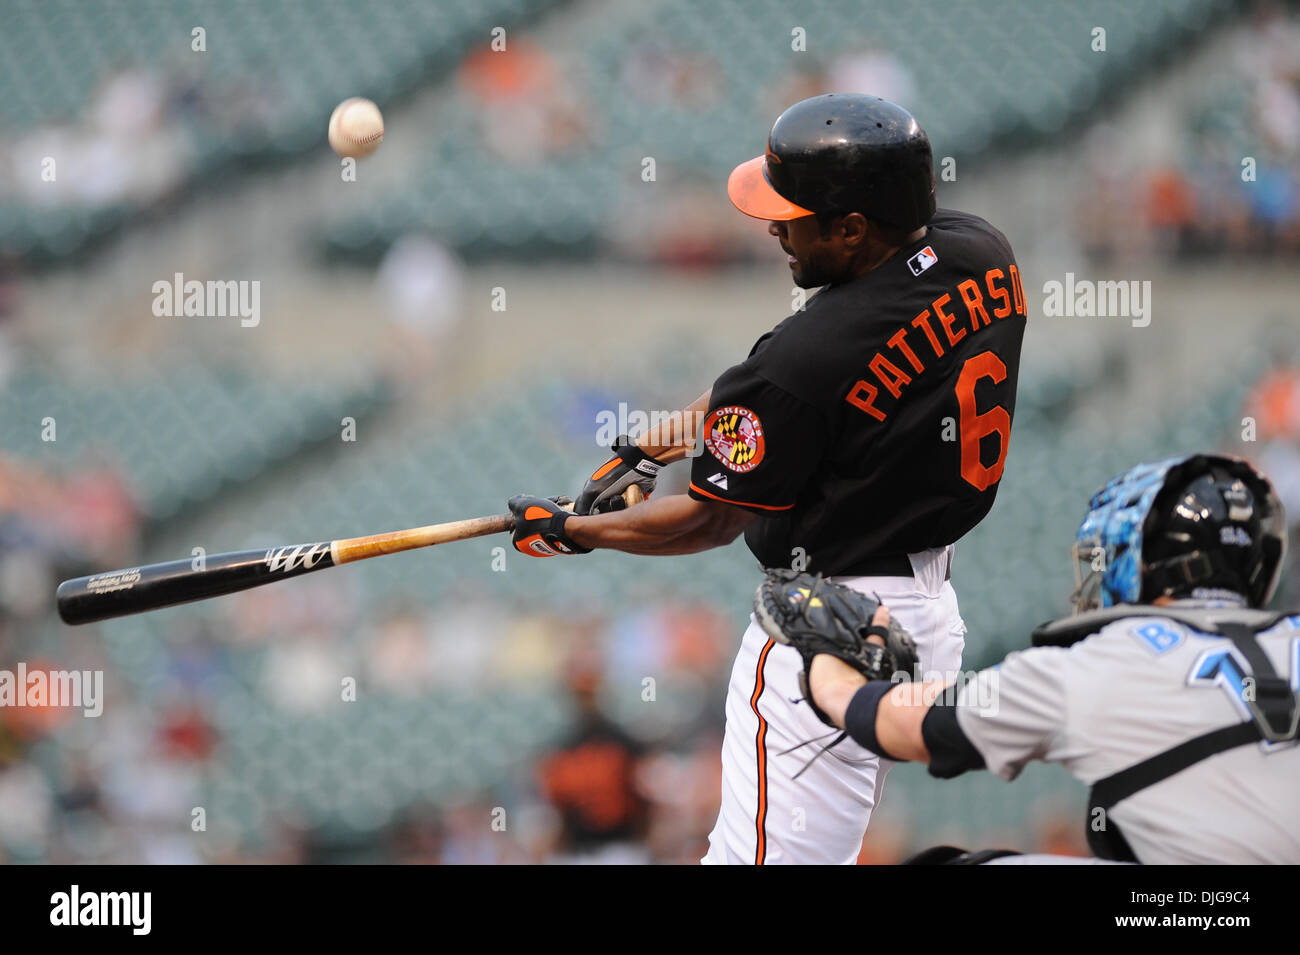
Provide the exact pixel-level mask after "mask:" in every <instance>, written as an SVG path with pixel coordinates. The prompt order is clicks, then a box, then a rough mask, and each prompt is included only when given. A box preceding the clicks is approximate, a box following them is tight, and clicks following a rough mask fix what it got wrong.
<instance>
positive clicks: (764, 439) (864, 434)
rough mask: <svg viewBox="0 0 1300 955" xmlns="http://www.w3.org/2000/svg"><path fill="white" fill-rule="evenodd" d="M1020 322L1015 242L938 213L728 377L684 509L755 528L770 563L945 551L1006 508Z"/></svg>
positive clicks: (815, 302) (856, 563) (843, 563)
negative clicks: (727, 512) (1003, 486)
mask: <svg viewBox="0 0 1300 955" xmlns="http://www.w3.org/2000/svg"><path fill="white" fill-rule="evenodd" d="M1025 317H1026V311H1025V293H1024V287H1023V285H1022V284H1021V280H1020V271H1019V269H1018V268H1017V267H1016V260H1015V257H1014V255H1013V254H1012V252H1011V246H1010V245H1009V244H1008V243H1007V240H1006V237H1005V236H1003V235H1002V233H1001V232H999V231H998V230H997V229H995V228H993V227H992V226H991V225H989V224H988V223H987V222H985V221H984V220H983V219H981V218H979V217H978V216H973V215H968V214H966V213H964V212H955V211H952V210H947V209H941V210H939V212H938V213H937V214H936V215H935V217H934V218H933V219H932V220H931V221H930V224H929V229H928V231H927V232H926V234H925V236H924V237H923V238H922V239H920V240H918V241H917V242H915V243H912V244H911V245H909V246H907V247H905V248H902V249H900V250H899V251H898V252H897V253H895V254H894V255H893V256H892V257H891V258H890V259H889V260H888V261H886V262H885V263H884V264H883V265H881V266H880V267H878V268H876V269H875V270H873V271H871V272H869V273H867V274H866V275H864V276H861V277H860V278H857V279H855V280H853V281H851V282H846V283H843V284H840V285H831V286H827V287H826V288H824V289H822V290H821V291H820V292H818V293H817V294H816V295H813V296H812V297H810V298H809V299H808V302H807V304H806V306H805V307H804V309H803V310H801V311H799V312H796V313H795V314H793V315H791V316H790V317H789V318H787V319H785V320H784V321H783V322H781V323H780V324H779V325H777V326H776V328H774V329H772V330H771V331H770V332H768V333H767V334H766V335H764V336H763V337H762V338H760V339H759V340H758V342H757V343H756V344H755V345H754V347H753V350H752V351H751V352H750V354H749V357H748V358H747V359H746V360H745V361H743V362H741V363H740V364H739V365H736V366H734V367H732V368H729V369H727V371H725V372H723V373H722V375H721V376H719V378H718V380H717V382H716V383H715V384H714V386H713V393H712V396H711V398H710V405H709V413H708V415H707V416H706V418H705V419H704V423H703V425H702V428H701V431H700V437H699V441H700V443H701V447H698V448H697V452H698V453H697V455H696V457H695V458H694V461H693V463H692V466H691V486H690V492H689V493H690V495H691V496H692V497H694V498H696V499H712V500H720V501H726V502H727V503H729V504H735V505H737V506H739V507H743V508H746V509H748V510H751V511H753V512H755V513H757V514H760V515H762V519H761V520H759V521H756V522H755V523H754V524H753V525H752V526H751V527H750V529H749V531H748V532H747V533H746V535H745V539H746V542H747V543H748V544H749V547H750V550H752V551H753V552H754V554H755V556H757V557H758V559H759V561H760V562H761V563H762V564H763V565H764V566H767V567H789V566H790V565H791V562H792V560H798V559H800V558H806V561H807V563H806V564H803V565H802V566H805V567H806V568H807V569H809V570H813V571H820V572H822V573H825V574H827V575H835V574H846V575H853V574H863V573H872V572H879V571H873V570H872V569H871V568H874V567H878V566H880V562H881V559H883V558H897V557H900V556H903V555H906V554H909V553H915V552H917V551H922V550H925V549H927V548H930V547H941V546H944V545H947V544H951V543H953V542H954V541H956V540H957V539H958V538H959V537H961V536H962V535H963V534H965V533H966V532H967V531H969V530H970V529H971V528H972V527H974V526H975V525H976V524H978V523H979V522H980V521H981V520H982V519H983V517H984V515H985V514H987V513H988V511H989V508H990V507H992V506H993V498H994V495H996V494H997V489H998V482H999V480H1000V479H1001V477H1002V466H1003V463H1004V462H1005V461H1006V457H1007V448H1008V442H1009V439H1010V437H1011V420H1012V416H1013V414H1014V413H1015V402H1016V379H1017V376H1018V373H1019V369H1020V343H1021V340H1022V338H1023V337H1024V331H1025Z"/></svg>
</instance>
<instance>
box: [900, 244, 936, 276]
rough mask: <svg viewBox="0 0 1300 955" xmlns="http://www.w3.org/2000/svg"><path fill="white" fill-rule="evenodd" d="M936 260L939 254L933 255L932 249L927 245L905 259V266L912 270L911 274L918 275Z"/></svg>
mask: <svg viewBox="0 0 1300 955" xmlns="http://www.w3.org/2000/svg"><path fill="white" fill-rule="evenodd" d="M938 261H939V256H937V255H935V254H934V249H932V248H930V247H929V246H928V245H927V246H926V247H925V248H924V249H922V250H921V251H920V252H918V253H916V255H914V256H912V257H911V258H910V259H908V260H907V267H908V268H909V269H911V270H912V274H913V275H920V274H921V273H922V272H924V271H925V270H926V269H928V268H929V267H930V266H932V265H934V263H936V262H938Z"/></svg>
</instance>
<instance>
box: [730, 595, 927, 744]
mask: <svg viewBox="0 0 1300 955" xmlns="http://www.w3.org/2000/svg"><path fill="white" fill-rule="evenodd" d="M879 606H880V603H879V602H878V601H876V600H875V599H873V598H871V597H869V596H867V595H866V594H862V593H858V592H857V591H856V590H851V589H850V588H848V587H845V586H843V585H842V584H834V583H831V582H830V581H829V580H826V579H824V578H823V577H822V576H821V575H820V574H817V575H813V574H805V573H799V572H797V571H793V570H769V571H768V572H767V577H766V578H764V580H763V582H762V583H761V584H760V585H759V587H758V590H757V591H756V592H755V593H754V616H755V618H756V619H757V620H758V623H759V626H761V627H762V628H763V630H764V631H766V632H767V635H768V636H770V637H771V638H772V639H773V640H775V641H777V642H778V643H784V644H785V645H787V646H791V647H794V648H795V649H796V650H798V651H799V653H800V655H801V656H802V657H803V670H802V671H800V673H799V689H801V690H802V691H803V696H804V699H805V700H807V701H808V705H809V706H811V707H812V709H813V712H814V713H816V714H817V718H818V719H820V720H821V721H822V722H823V723H825V724H826V725H827V726H834V725H835V724H834V723H832V722H831V721H830V719H829V718H828V717H827V716H826V714H825V713H823V712H822V710H821V708H820V707H818V706H817V704H816V702H814V701H813V698H812V694H811V693H809V692H808V670H809V668H810V667H811V666H812V661H813V657H815V656H816V655H817V654H819V653H829V654H830V655H831V656H833V657H838V658H839V659H841V660H843V661H844V662H845V663H847V664H848V665H849V666H851V667H853V669H855V670H857V671H858V672H859V673H861V674H862V675H863V676H865V677H866V678H867V679H868V680H889V679H892V678H893V676H894V674H895V673H896V672H901V673H903V674H906V676H907V678H908V679H911V677H912V674H913V672H914V670H915V667H916V665H917V663H918V662H919V661H918V658H917V655H916V644H915V643H914V642H913V641H912V635H911V634H910V633H908V632H907V631H906V630H905V629H903V627H902V625H901V624H900V623H899V622H898V621H897V620H895V619H893V618H892V617H891V618H890V620H889V626H888V627H883V626H878V625H873V624H872V623H871V618H872V616H873V615H874V614H875V612H876V609H877V608H878V607H879ZM873 635H874V636H878V637H880V638H881V639H882V640H884V641H885V645H884V646H883V647H882V646H879V645H877V644H874V643H868V642H867V637H870V636H873Z"/></svg>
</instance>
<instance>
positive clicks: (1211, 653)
mask: <svg viewBox="0 0 1300 955" xmlns="http://www.w3.org/2000/svg"><path fill="white" fill-rule="evenodd" d="M1178 606H1179V607H1180V608H1181V607H1187V608H1192V607H1198V606H1205V605H1204V604H1198V603H1195V602H1193V601H1180V602H1179V603H1178ZM1157 612H1158V611H1157ZM1258 642H1259V645H1260V646H1261V647H1262V648H1263V650H1264V652H1265V653H1266V654H1268V657H1269V659H1270V660H1271V661H1272V663H1273V666H1274V668H1275V670H1276V671H1277V673H1278V675H1279V676H1281V677H1282V678H1283V679H1288V680H1289V681H1290V683H1291V685H1292V686H1293V687H1296V686H1300V615H1297V616H1293V617H1289V618H1286V619H1285V620H1283V621H1282V622H1280V623H1279V624H1277V625H1276V626H1274V627H1273V628H1272V629H1270V630H1267V631H1265V632H1264V633H1262V634H1260V635H1259V637H1258ZM1248 672H1249V668H1248V666H1247V665H1246V664H1245V662H1244V661H1242V660H1240V659H1239V658H1238V657H1237V654H1236V652H1235V650H1234V648H1233V646H1232V643H1231V641H1229V640H1227V639H1226V638H1223V637H1220V636H1217V635H1206V634H1202V633H1198V632H1197V631H1195V630H1193V629H1191V628H1190V627H1188V626H1186V625H1184V624H1181V623H1178V622H1175V621H1173V620H1169V619H1166V618H1159V617H1128V618H1124V619H1121V620H1117V621H1115V622H1113V623H1110V624H1108V625H1106V626H1105V627H1104V628H1103V629H1102V630H1101V631H1100V632H1099V633H1097V634H1096V635H1095V636H1092V637H1089V638H1088V639H1086V640H1083V641H1081V642H1080V643H1077V644H1075V645H1074V646H1072V647H1069V648H1060V647H1039V648H1035V649H1032V650H1023V651H1020V652H1017V653H1012V654H1010V655H1009V656H1008V657H1007V658H1006V660H1005V661H1003V663H1002V664H1001V666H999V667H997V668H994V669H991V670H985V671H982V672H981V673H980V674H979V675H978V676H977V677H976V678H975V679H973V680H971V681H970V683H968V684H967V685H966V686H965V687H964V688H963V689H962V690H961V691H960V692H959V693H958V696H957V714H956V715H957V722H958V724H959V725H960V727H961V730H962V732H963V734H964V735H965V736H966V737H967V738H968V739H969V740H970V742H971V744H972V745H973V746H974V747H975V749H976V750H977V751H978V752H979V753H980V755H981V756H983V757H984V763H985V766H986V767H987V768H988V769H989V771H990V772H994V773H996V774H997V775H998V776H1000V777H1001V778H1003V779H1007V780H1010V779H1014V778H1015V777H1016V776H1017V775H1019V773H1020V771H1021V769H1023V768H1024V766H1025V764H1026V763H1027V762H1029V761H1030V760H1033V759H1037V760H1044V761H1046V762H1053V763H1061V764H1062V765H1064V766H1065V767H1067V768H1068V769H1069V770H1070V772H1071V773H1073V774H1074V776H1075V777H1076V778H1077V779H1079V780H1080V781H1082V782H1084V783H1086V784H1088V785H1089V786H1091V785H1092V784H1093V783H1095V782H1096V781H1097V780H1099V779H1103V778H1105V777H1106V776H1109V775H1111V774H1112V773H1115V772H1118V771H1119V770H1122V769H1126V768H1127V767H1129V766H1131V765H1133V764H1135V763H1138V762H1141V761H1142V760H1144V759H1147V758H1148V757H1150V756H1154V755H1156V754H1157V753H1161V752H1163V751H1165V750H1167V749H1170V748H1172V747H1174V746H1177V745H1178V744H1180V743H1183V742H1185V741H1187V740H1189V739H1192V738H1193V737H1196V736H1199V735H1201V734H1202V733H1206V732H1209V731H1210V730H1214V729H1218V728H1220V727H1223V726H1227V725H1229V724H1232V723H1239V722H1243V721H1245V720H1247V719H1249V711H1248V710H1247V709H1246V704H1245V702H1244V700H1243V696H1242V693H1243V692H1244V690H1243V687H1244V686H1246V685H1248V684H1246V683H1244V679H1243V678H1244V676H1245V675H1246V674H1248ZM1110 813H1111V817H1112V819H1113V821H1114V822H1115V823H1117V824H1118V826H1119V829H1120V832H1121V833H1122V834H1123V836H1124V838H1125V839H1126V840H1127V841H1128V844H1129V846H1130V847H1131V848H1132V850H1133V853H1134V854H1135V855H1136V856H1137V858H1138V859H1139V860H1141V861H1142V862H1144V863H1149V864H1168V863H1201V864H1214V863H1290V864H1296V863H1300V747H1298V746H1297V744H1296V742H1294V741H1293V742H1289V743H1281V744H1264V743H1255V744H1248V745H1244V746H1238V747H1236V748H1235V749H1230V750H1227V751H1225V752H1222V753H1219V754H1217V755H1215V756H1211V757H1209V758H1208V759H1205V760H1202V761H1201V762H1199V763H1196V764H1195V765H1193V766H1190V767H1189V768H1187V769H1185V770H1183V771H1182V772H1180V773H1177V774H1175V775H1173V776H1171V777H1169V778H1168V779H1165V780H1162V781H1161V782H1158V783H1156V784H1155V785H1153V786H1151V787H1149V788H1147V789H1144V790H1141V791H1139V792H1137V793H1135V794H1134V795H1132V796H1130V797H1129V798H1127V799H1124V800H1121V801H1120V802H1118V803H1116V804H1115V806H1114V807H1113V808H1112V809H1111V810H1110Z"/></svg>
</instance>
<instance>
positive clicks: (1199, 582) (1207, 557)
mask: <svg viewBox="0 0 1300 955" xmlns="http://www.w3.org/2000/svg"><path fill="white" fill-rule="evenodd" d="M1285 526H1286V525H1285V520H1284V516H1283V512H1282V508H1281V504H1280V502H1279V501H1278V499H1277V495H1276V494H1275V493H1274V490H1273V487H1272V485H1271V484H1270V483H1269V482H1268V480H1267V479H1265V478H1264V477H1263V476H1262V475H1260V474H1259V473H1257V472H1256V471H1255V470H1254V469H1253V468H1252V467H1251V466H1250V465H1249V464H1247V463H1246V462H1245V461H1242V460H1239V459H1236V458H1226V457H1217V456H1210V455H1194V456H1192V457H1188V458H1182V459H1172V460H1168V461H1163V462H1160V463H1158V464H1150V465H1139V466H1138V467H1136V468H1133V469H1132V470H1131V471H1128V472H1127V473H1125V474H1121V475H1119V476H1118V477H1116V478H1114V479H1113V480H1111V481H1110V482H1109V483H1108V484H1107V485H1106V486H1105V487H1103V488H1102V489H1101V490H1100V491H1099V492H1098V493H1097V494H1096V495H1095V496H1094V497H1093V498H1092V502H1091V505H1090V508H1089V511H1088V513H1087V515H1086V516H1085V518H1084V520H1083V524H1082V525H1081V526H1080V528H1079V532H1078V535H1077V539H1076V543H1075V556H1076V558H1082V559H1083V560H1085V561H1087V565H1088V567H1089V572H1088V573H1087V574H1086V575H1084V574H1079V573H1077V569H1076V579H1077V580H1078V581H1079V587H1078V589H1077V590H1076V592H1075V595H1074V598H1073V600H1074V602H1075V605H1076V610H1077V611H1080V612H1077V613H1076V615H1075V616H1072V617H1068V618H1064V619H1062V620H1057V621H1054V622H1052V623H1048V624H1044V625H1043V626H1041V627H1039V628H1038V629H1037V630H1036V631H1035V632H1034V636H1033V643H1034V648H1033V649H1029V650H1024V651H1019V652H1016V653H1012V654H1010V655H1009V656H1008V657H1007V658H1006V660H1005V661H1004V662H1003V663H1002V664H1001V665H1000V666H999V667H996V668H993V669H990V670H984V671H982V672H980V673H979V674H977V675H976V676H975V677H974V678H973V679H972V680H970V681H969V682H967V683H966V684H965V685H963V686H960V687H957V686H955V685H954V686H948V687H945V686H944V685H943V684H942V683H939V682H927V683H903V684H901V685H900V683H899V681H898V680H896V679H892V674H893V673H894V671H896V670H900V669H901V670H905V669H907V668H908V666H909V664H911V663H913V662H914V656H913V655H912V653H911V647H910V641H909V640H907V638H906V635H905V634H901V633H899V632H898V631H897V629H896V627H895V626H894V625H892V624H891V622H890V620H889V612H888V610H887V609H886V608H884V607H881V606H879V605H878V604H877V602H876V601H873V600H872V599H871V598H869V597H866V596H864V595H862V594H860V593H857V592H854V591H851V590H848V589H847V588H844V587H839V586H837V585H834V584H830V583H828V582H826V581H822V580H816V579H814V578H811V577H809V576H808V575H807V574H798V575H796V574H791V573H790V572H788V571H786V572H774V573H771V574H769V575H768V577H767V578H766V580H765V581H764V583H763V584H762V586H761V587H760V588H759V591H758V594H757V595H756V597H755V607H756V609H757V611H758V612H757V616H758V619H759V620H760V621H761V622H762V624H763V626H764V627H765V628H766V629H767V630H768V632H769V633H771V634H772V635H773V636H774V637H775V638H776V639H779V640H781V641H782V642H785V643H788V644H790V645H791V646H794V647H795V648H796V649H798V650H799V652H800V653H801V654H802V656H803V659H804V674H803V676H802V677H801V682H802V684H803V685H804V686H805V687H806V692H807V694H808V697H809V700H810V702H811V704H812V705H813V706H814V707H815V711H816V712H817V714H818V715H819V716H820V717H821V719H822V720H823V722H825V723H827V724H828V725H830V726H833V727H835V728H836V729H839V730H842V731H844V732H846V733H847V734H848V735H849V736H850V737H851V738H852V739H854V740H855V741H857V742H858V743H860V744H861V745H862V746H864V747H866V748H867V749H869V750H871V751H873V752H875V753H878V754H879V755H880V756H881V758H882V759H892V760H915V761H920V762H926V763H929V767H930V774H931V775H933V776H937V777H939V778H943V779H946V778H950V777H952V776H956V775H959V774H961V773H964V772H966V771H967V770H971V769H988V770H989V771H991V772H994V773H996V774H997V775H999V776H1000V777H1002V778H1003V779H1007V780H1011V779H1014V778H1015V777H1016V776H1017V775H1018V774H1019V773H1020V771H1021V770H1022V769H1023V768H1024V766H1025V764H1026V763H1028V762H1029V761H1030V760H1033V759H1038V760H1043V761H1045V762H1055V763H1060V764H1062V765H1064V766H1065V767H1066V768H1068V769H1069V770H1070V772H1071V773H1073V774H1074V776H1075V778H1077V779H1079V780H1080V781H1082V782H1084V783H1085V784H1087V785H1088V786H1090V787H1091V792H1090V794H1089V811H1088V818H1087V835H1088V844H1089V846H1090V848H1091V849H1092V851H1093V852H1094V853H1095V854H1096V855H1097V857H1099V858H1101V859H1107V860H1113V861H1130V862H1134V861H1136V862H1142V863H1148V864H1150V863H1157V864H1168V863H1207V864H1209V863H1251V864H1260V863H1289V864H1296V863H1298V862H1300V815H1297V813H1296V812H1295V799H1296V794H1297V793H1300V748H1297V745H1296V743H1297V728H1298V727H1300V692H1298V690H1300V614H1294V613H1291V614H1288V613H1275V612H1266V611H1264V610H1262V609H1260V608H1262V607H1263V606H1265V605H1266V604H1267V603H1268V601H1269V599H1270V597H1271V596H1272V594H1273V592H1274V589H1275V588H1276V586H1277V580H1278V576H1279V572H1280V570H1281V565H1282V558H1283V553H1284V550H1285V543H1284V541H1285V538H1284V536H1283V535H1284V528H1285ZM1098 555H1102V556H1103V557H1104V569H1103V570H1100V571H1098V570H1093V569H1092V568H1093V567H1095V566H1096V565H1097V560H1096V558H1097V557H1098ZM952 852H956V850H952ZM940 854H941V855H944V856H947V855H950V854H951V853H949V852H948V851H947V850H945V851H943V852H942V853H940ZM985 858H987V856H985ZM1024 858H1025V859H1029V858H1031V857H1024ZM1039 858H1040V859H1042V858H1048V859H1050V858H1051V857H1039ZM1004 861H1015V860H1004ZM1057 861H1068V860H1064V859H1061V860H1057Z"/></svg>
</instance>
